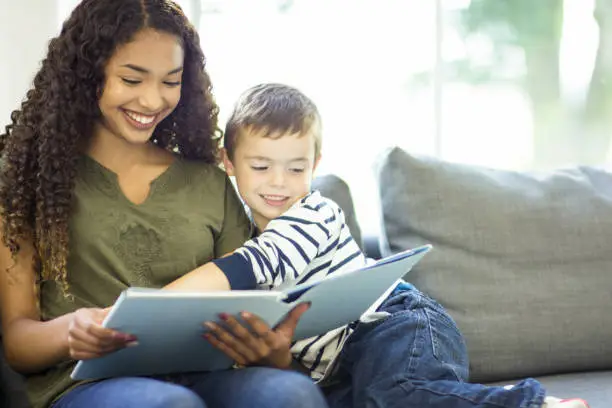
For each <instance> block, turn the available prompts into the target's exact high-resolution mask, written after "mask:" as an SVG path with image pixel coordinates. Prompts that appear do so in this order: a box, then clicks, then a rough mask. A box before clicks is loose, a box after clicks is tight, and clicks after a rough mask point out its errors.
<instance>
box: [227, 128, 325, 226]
mask: <svg viewBox="0 0 612 408" xmlns="http://www.w3.org/2000/svg"><path fill="white" fill-rule="evenodd" d="M224 163H225V168H226V170H227V172H228V174H229V175H230V176H235V177H236V184H237V185H238V191H239V193H240V196H241V197H242V199H243V200H244V201H245V202H246V204H247V205H248V206H249V208H250V209H251V213H252V215H253V219H254V221H255V224H256V225H257V228H259V229H260V230H263V229H265V227H266V225H268V222H269V221H270V220H272V219H274V218H276V217H278V216H280V215H281V214H283V213H284V212H285V211H287V210H288V209H289V208H290V207H291V206H292V205H293V204H294V203H295V202H296V201H298V200H299V199H300V198H302V197H304V196H305V195H306V194H308V193H309V192H310V186H311V183H312V177H313V171H314V168H315V166H316V163H315V143H314V137H313V135H311V134H306V135H300V134H298V133H296V134H287V135H277V134H273V135H272V136H271V137H266V136H264V132H261V131H249V130H246V129H245V130H243V132H242V133H241V135H240V137H239V140H238V142H237V145H236V149H235V152H234V158H233V161H230V160H229V159H228V158H227V157H225V159H224Z"/></svg>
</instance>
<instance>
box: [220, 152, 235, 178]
mask: <svg viewBox="0 0 612 408" xmlns="http://www.w3.org/2000/svg"><path fill="white" fill-rule="evenodd" d="M221 156H222V157H223V167H224V168H225V172H226V173H227V175H228V176H234V164H233V163H232V161H231V160H230V159H229V155H228V154H227V150H225V148H222V149H221Z"/></svg>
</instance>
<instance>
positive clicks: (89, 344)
mask: <svg viewBox="0 0 612 408" xmlns="http://www.w3.org/2000/svg"><path fill="white" fill-rule="evenodd" d="M109 310H110V308H107V309H98V308H82V309H79V310H77V311H76V312H74V313H73V314H72V319H71V321H70V323H69V325H68V353H69V355H70V358H72V359H74V360H87V359H91V358H97V357H101V356H103V355H104V354H108V353H110V352H113V351H115V350H118V349H120V348H123V347H126V346H128V345H129V344H135V341H136V337H134V336H130V335H128V334H124V333H119V332H117V331H115V330H111V329H107V328H105V327H102V321H103V320H104V318H105V317H106V315H107V314H108V312H109Z"/></svg>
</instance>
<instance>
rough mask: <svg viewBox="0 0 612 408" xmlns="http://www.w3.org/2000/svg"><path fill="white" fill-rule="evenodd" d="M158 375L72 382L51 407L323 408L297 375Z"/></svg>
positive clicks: (248, 371)
mask: <svg viewBox="0 0 612 408" xmlns="http://www.w3.org/2000/svg"><path fill="white" fill-rule="evenodd" d="M170 378H171V379H172V380H170V381H169V380H161V379H153V378H145V377H124V378H116V379H109V380H104V381H100V382H94V383H88V384H84V385H80V386H78V387H76V388H75V389H74V390H72V391H70V392H69V393H67V394H66V395H64V396H63V397H62V398H60V399H59V400H58V401H57V402H56V403H55V404H53V405H52V407H53V408H109V407H112V408H206V407H208V408H256V407H265V408H325V407H327V404H326V403H325V399H324V397H323V394H322V393H321V391H320V389H319V388H318V387H317V386H316V385H315V384H314V383H313V382H312V380H311V379H310V378H309V377H307V376H305V375H302V374H299V373H297V372H292V371H283V370H277V369H273V368H263V367H254V368H245V369H241V370H227V371H217V372H213V373H197V374H183V375H179V376H175V377H170Z"/></svg>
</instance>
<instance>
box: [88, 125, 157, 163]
mask: <svg viewBox="0 0 612 408" xmlns="http://www.w3.org/2000/svg"><path fill="white" fill-rule="evenodd" d="M85 153H86V154H87V155H88V156H90V157H91V158H93V159H94V160H96V161H97V162H98V163H100V164H102V165H103V166H104V167H106V168H108V169H110V170H112V171H114V172H115V173H117V174H120V173H123V172H124V171H125V170H128V169H130V168H131V167H133V166H138V165H143V164H151V163H155V162H159V161H160V158H162V157H164V156H165V155H164V154H163V153H164V152H163V151H162V150H161V149H159V148H157V147H156V146H155V145H153V143H144V144H133V143H129V142H128V141H126V140H125V139H122V138H120V137H117V136H116V135H114V134H113V133H112V132H110V131H109V130H108V129H106V128H105V127H104V126H102V125H101V124H98V125H96V126H95V128H94V135H93V137H92V139H91V142H90V143H89V146H88V147H87V148H86V150H85Z"/></svg>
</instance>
